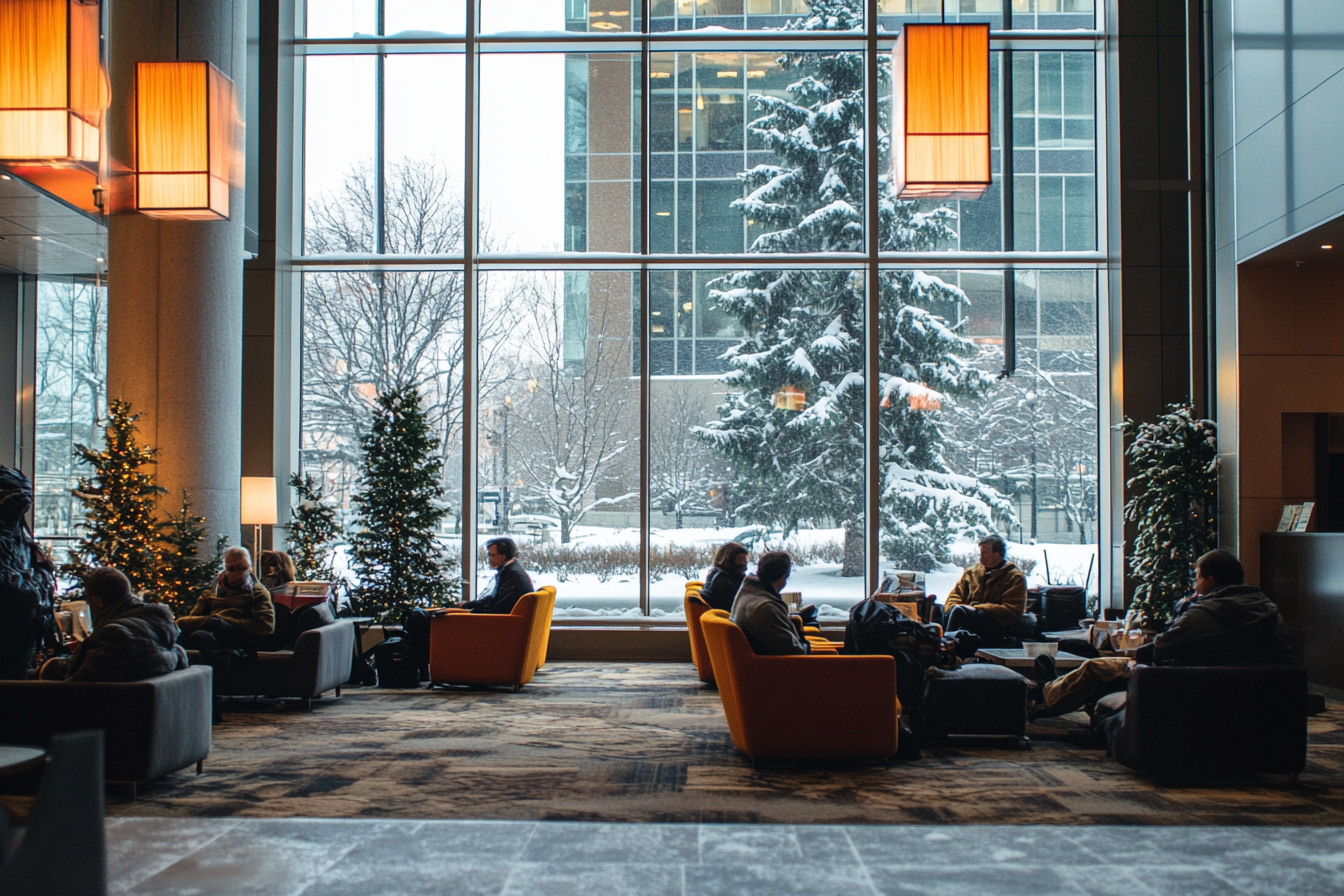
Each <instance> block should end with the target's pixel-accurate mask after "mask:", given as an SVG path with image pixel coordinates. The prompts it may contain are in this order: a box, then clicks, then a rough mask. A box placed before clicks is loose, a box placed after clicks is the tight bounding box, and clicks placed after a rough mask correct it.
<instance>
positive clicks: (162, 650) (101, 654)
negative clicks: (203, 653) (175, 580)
mask: <svg viewBox="0 0 1344 896" xmlns="http://www.w3.org/2000/svg"><path fill="white" fill-rule="evenodd" d="M84 599H85V600H86V601H88V604H89V609H90V610H92V611H93V631H92V632H90V633H89V636H88V637H87V638H85V639H84V640H83V641H82V642H81V643H80V645H79V646H78V647H77V648H75V652H74V654H73V655H71V656H70V657H69V658H59V659H53V660H49V661H47V663H46V665H44V666H43V667H42V672H41V675H40V677H41V678H42V679H44V680H47V681H51V680H57V681H61V680H64V681H143V680H144V679H146V678H154V677H156V676H159V675H167V674H168V673H169V672H174V671H176V670H178V669H185V668H187V654H186V652H185V651H184V650H182V648H181V647H179V646H177V626H176V625H174V624H173V614H172V611H171V610H169V609H168V608H167V607H165V606H164V605H163V604H147V603H144V602H143V601H141V600H140V599H139V598H137V597H135V595H133V594H131V583H130V581H129V580H128V579H127V578H126V576H124V575H122V573H121V570H119V569H113V568H112V567H110V566H100V567H98V568H97V569H94V570H93V571H92V572H90V573H89V574H88V576H87V577H86V578H85V579H84Z"/></svg>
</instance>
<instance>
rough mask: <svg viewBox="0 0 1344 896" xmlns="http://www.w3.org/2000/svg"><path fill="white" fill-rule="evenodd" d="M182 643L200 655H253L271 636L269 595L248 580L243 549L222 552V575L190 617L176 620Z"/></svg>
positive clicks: (272, 622)
mask: <svg viewBox="0 0 1344 896" xmlns="http://www.w3.org/2000/svg"><path fill="white" fill-rule="evenodd" d="M177 627H178V628H180V629H181V630H182V635H183V643H184V644H186V646H187V647H188V648H189V649H193V650H200V651H202V652H217V651H230V650H243V651H248V652H251V651H255V650H256V649H257V647H258V646H259V644H260V642H262V641H263V639H266V638H268V637H270V636H271V635H273V634H275V605H274V604H272V603H271V593H270V592H269V591H267V590H266V588H265V586H263V585H262V584H261V583H260V582H258V581H257V580H256V579H255V578H254V577H253V576H252V558H251V555H250V554H248V552H247V548H243V547H232V548H229V549H228V550H227V551H225V552H224V572H223V573H221V574H220V576H219V577H218V578H217V579H215V583H214V584H213V585H211V586H210V587H209V588H207V589H205V590H204V591H202V592H201V596H200V597H199V598H197V599H196V606H194V607H192V610H191V612H190V613H188V614H187V615H186V616H183V617H182V618H181V619H179V620H177Z"/></svg>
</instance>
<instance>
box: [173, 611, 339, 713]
mask: <svg viewBox="0 0 1344 896" xmlns="http://www.w3.org/2000/svg"><path fill="white" fill-rule="evenodd" d="M187 655H188V656H189V657H191V661H192V663H193V665H194V664H196V663H199V662H200V661H201V658H200V656H199V655H198V654H197V653H196V651H190V652H189V653H188V654H187ZM354 655H355V626H354V623H352V622H351V621H350V620H348V619H337V620H336V621H335V622H333V623H331V624H329V625H324V626H322V627H321V628H315V629H310V630H309V631H306V632H304V633H303V634H301V635H299V638H298V640H297V641H296V642H295V643H294V649H293V650H274V651H268V650H263V651H261V652H259V653H258V654H257V658H256V660H255V662H254V661H250V660H243V661H238V662H234V663H232V664H230V667H229V670H228V672H227V673H226V674H224V675H222V676H221V677H220V681H219V687H218V688H217V693H218V694H220V695H221V696H225V697H254V696H259V697H287V698H293V699H298V700H302V701H303V706H304V709H312V706H313V698H314V697H320V696H321V695H322V694H324V693H326V692H327V691H332V690H334V691H335V692H336V696H338V697H339V696H340V695H341V685H343V684H345V682H346V681H347V680H349V678H350V661H351V660H352V659H353V658H354Z"/></svg>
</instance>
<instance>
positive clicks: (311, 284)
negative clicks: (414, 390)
mask: <svg viewBox="0 0 1344 896" xmlns="http://www.w3.org/2000/svg"><path fill="white" fill-rule="evenodd" d="M462 284H463V281H462V273H461V272H460V271H412V272H397V273H378V272H348V273H307V274H304V276H303V382H302V389H303V396H302V419H303V429H302V432H301V443H300V444H301V452H302V457H301V463H302V466H303V469H304V471H305V472H308V473H312V474H313V475H315V476H321V478H322V479H323V480H325V482H326V484H327V486H328V488H329V489H330V490H331V491H332V493H333V494H334V495H335V499H336V500H337V502H338V503H339V504H340V507H341V509H342V513H343V514H344V513H345V512H348V511H349V508H350V489H351V486H352V485H353V484H354V482H355V481H356V480H357V479H358V475H359V464H360V448H359V439H360V436H362V435H363V434H364V433H365V431H366V429H367V426H368V421H369V416H370V412H371V411H372V409H373V407H374V402H375V399H376V397H377V396H378V395H379V394H381V393H385V392H387V391H389V390H391V389H393V388H396V387H399V386H402V385H406V384H415V385H417V386H418V387H419V389H420V394H421V399H422V401H423V406H424V409H425V412H426V413H427V415H428V417H429V421H430V426H431V428H432V431H433V432H434V434H435V435H436V436H437V437H438V438H439V439H441V440H444V441H445V443H446V444H445V446H444V449H443V454H444V467H443V482H444V485H445V487H446V488H447V490H448V500H449V501H450V502H452V504H453V505H454V513H453V514H452V516H451V517H450V518H449V520H448V521H447V526H448V529H447V530H446V531H445V532H444V538H445V539H446V540H449V541H451V538H452V536H453V534H454V533H455V532H460V525H461V504H460V500H459V496H460V495H461V493H462V489H461V479H462V463H461V459H462V445H461V439H462V436H461V423H462V377H463V368H462V351H463V339H462V307H463V305H462V296H463V290H462ZM490 327H491V323H490V321H488V320H483V321H482V338H484V337H485V334H486V333H487V332H490ZM484 369H485V365H484V362H483V370H484ZM454 458H456V462H454Z"/></svg>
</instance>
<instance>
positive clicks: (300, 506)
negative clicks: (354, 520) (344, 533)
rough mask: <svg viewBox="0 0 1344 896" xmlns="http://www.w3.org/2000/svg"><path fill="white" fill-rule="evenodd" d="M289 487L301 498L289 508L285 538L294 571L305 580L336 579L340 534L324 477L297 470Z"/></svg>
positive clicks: (290, 478) (322, 580) (290, 479)
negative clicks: (327, 498) (334, 549)
mask: <svg viewBox="0 0 1344 896" xmlns="http://www.w3.org/2000/svg"><path fill="white" fill-rule="evenodd" d="M289 487H290V488H292V489H293V490H294V495H295V496H296V497H297V498H298V499H299V500H298V503H297V504H295V505H294V507H293V508H291V509H290V512H289V526H288V527H287V529H286V532H287V533H288V535H287V538H286V539H285V541H286V543H287V545H288V547H289V556H290V559H292V560H293V561H294V570H295V572H296V574H297V575H298V577H299V580H300V581H303V582H334V581H336V579H337V575H336V557H335V554H334V552H333V551H332V549H333V548H334V547H335V546H336V542H337V541H338V540H339V539H340V537H341V527H340V524H339V523H338V522H337V521H336V508H335V507H332V506H331V505H330V504H328V503H327V501H326V497H327V496H326V493H325V492H324V491H323V490H322V483H321V480H319V479H317V478H315V477H314V476H313V475H312V474H311V473H305V474H303V475H302V476H300V475H299V474H298V473H294V474H293V475H291V476H290V477H289Z"/></svg>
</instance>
